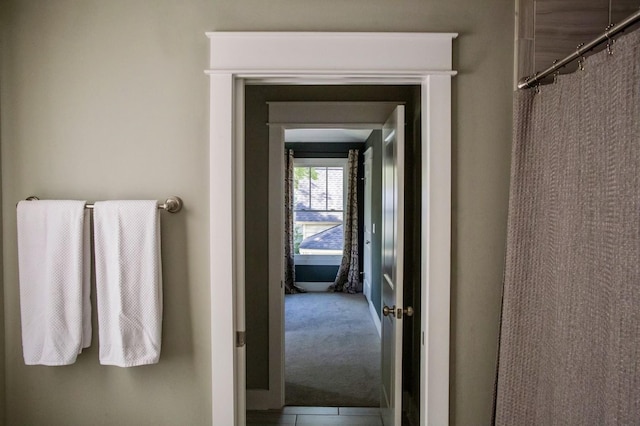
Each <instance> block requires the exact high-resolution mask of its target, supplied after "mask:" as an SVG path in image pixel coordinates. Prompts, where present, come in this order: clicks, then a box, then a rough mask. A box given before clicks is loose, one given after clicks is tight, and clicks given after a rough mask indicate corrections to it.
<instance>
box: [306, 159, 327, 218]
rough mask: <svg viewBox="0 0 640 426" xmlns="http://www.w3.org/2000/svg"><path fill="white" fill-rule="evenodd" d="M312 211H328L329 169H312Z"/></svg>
mask: <svg viewBox="0 0 640 426" xmlns="http://www.w3.org/2000/svg"><path fill="white" fill-rule="evenodd" d="M310 176H311V210H326V209H327V168H326V167H310Z"/></svg>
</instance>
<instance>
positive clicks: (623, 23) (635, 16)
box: [518, 10, 640, 89]
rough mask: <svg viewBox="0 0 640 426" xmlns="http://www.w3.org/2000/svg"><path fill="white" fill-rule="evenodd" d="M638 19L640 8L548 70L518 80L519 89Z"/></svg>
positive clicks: (576, 57)
mask: <svg viewBox="0 0 640 426" xmlns="http://www.w3.org/2000/svg"><path fill="white" fill-rule="evenodd" d="M638 21H640V10H638V11H637V12H635V13H632V14H631V15H629V16H627V17H626V18H625V19H623V20H622V21H621V22H619V23H618V24H612V25H610V26H608V27H607V29H606V30H605V31H604V32H603V33H602V34H600V35H599V36H598V37H596V38H594V39H593V40H591V41H590V42H589V43H587V44H581V45H579V46H578V48H577V49H576V51H575V52H573V53H572V54H571V55H569V56H567V57H566V58H564V59H563V60H561V61H558V62H554V64H553V65H552V66H550V67H549V68H547V69H546V70H544V71H542V72H539V73H535V74H534V75H532V76H530V77H524V78H523V79H521V80H520V81H519V82H518V89H528V88H531V87H534V86H535V85H536V84H537V83H538V82H539V81H540V80H542V79H543V78H545V77H547V76H549V75H551V74H553V73H554V72H556V71H557V70H559V69H560V68H562V67H564V66H565V65H567V64H568V63H570V62H573V61H575V60H576V59H578V58H581V57H582V56H583V55H584V54H585V53H587V52H589V51H590V50H593V49H594V48H595V47H596V46H598V45H600V44H602V43H604V42H606V41H609V40H611V37H612V36H614V35H616V34H618V33H619V32H620V31H623V30H625V29H626V28H628V27H629V26H631V25H633V24H635V23H636V22H638Z"/></svg>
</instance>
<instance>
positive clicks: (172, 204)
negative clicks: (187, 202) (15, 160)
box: [27, 195, 183, 213]
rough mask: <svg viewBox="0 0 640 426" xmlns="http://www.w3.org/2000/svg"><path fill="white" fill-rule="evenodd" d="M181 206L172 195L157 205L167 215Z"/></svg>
mask: <svg viewBox="0 0 640 426" xmlns="http://www.w3.org/2000/svg"><path fill="white" fill-rule="evenodd" d="M27 200H28V201H33V200H39V198H38V197H36V196H35V195H32V196H30V197H27ZM182 206H183V203H182V199H181V198H180V197H177V196H175V195H172V196H171V197H169V198H167V199H166V200H165V202H164V204H158V208H159V209H162V210H166V211H168V212H169V213H178V212H179V211H180V210H182ZM85 208H87V209H93V204H87V205H86V206H85Z"/></svg>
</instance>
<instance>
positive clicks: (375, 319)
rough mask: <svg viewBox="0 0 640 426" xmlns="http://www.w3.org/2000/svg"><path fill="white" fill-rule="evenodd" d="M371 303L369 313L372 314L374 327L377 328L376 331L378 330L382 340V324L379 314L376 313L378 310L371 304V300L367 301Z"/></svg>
mask: <svg viewBox="0 0 640 426" xmlns="http://www.w3.org/2000/svg"><path fill="white" fill-rule="evenodd" d="M367 302H369V313H370V314H371V321H373V325H375V326H376V330H378V337H380V338H381V339H382V323H381V322H380V317H379V316H378V312H376V308H375V307H374V306H373V303H371V300H369V299H367Z"/></svg>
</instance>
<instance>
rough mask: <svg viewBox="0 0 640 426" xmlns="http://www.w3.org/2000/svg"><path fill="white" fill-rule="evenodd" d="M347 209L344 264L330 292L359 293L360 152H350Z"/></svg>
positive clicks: (347, 177) (330, 287)
mask: <svg viewBox="0 0 640 426" xmlns="http://www.w3.org/2000/svg"><path fill="white" fill-rule="evenodd" d="M346 179H347V203H346V204H347V208H346V209H345V216H344V246H343V254H342V262H341V263H340V268H339V269H338V273H337V274H336V279H335V281H334V282H333V284H332V285H330V286H329V291H343V292H345V293H357V292H359V291H362V288H361V286H360V265H359V264H358V150H357V149H350V150H349V160H348V163H347V176H346Z"/></svg>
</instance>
